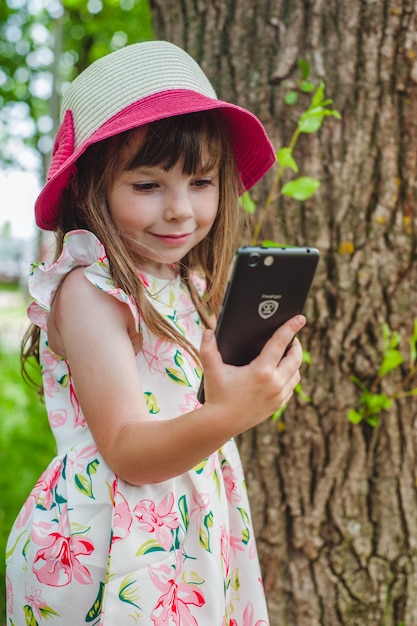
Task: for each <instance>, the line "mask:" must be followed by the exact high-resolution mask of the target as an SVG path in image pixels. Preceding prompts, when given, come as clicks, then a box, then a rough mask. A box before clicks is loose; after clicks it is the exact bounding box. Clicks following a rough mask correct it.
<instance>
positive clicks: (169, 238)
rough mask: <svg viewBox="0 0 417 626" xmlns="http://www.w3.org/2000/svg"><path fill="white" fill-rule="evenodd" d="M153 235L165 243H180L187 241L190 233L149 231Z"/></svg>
mask: <svg viewBox="0 0 417 626" xmlns="http://www.w3.org/2000/svg"><path fill="white" fill-rule="evenodd" d="M150 234H151V235H152V236H153V237H155V238H156V239H158V240H159V241H162V242H164V243H167V244H171V245H180V244H183V243H185V242H186V241H188V239H189V237H190V236H191V233H178V234H169V235H164V234H158V233H150Z"/></svg>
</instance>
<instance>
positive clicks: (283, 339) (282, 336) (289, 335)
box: [257, 315, 306, 363]
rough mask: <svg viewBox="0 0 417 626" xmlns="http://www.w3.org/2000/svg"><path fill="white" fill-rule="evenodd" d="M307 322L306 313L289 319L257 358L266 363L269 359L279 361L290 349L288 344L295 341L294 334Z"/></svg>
mask: <svg viewBox="0 0 417 626" xmlns="http://www.w3.org/2000/svg"><path fill="white" fill-rule="evenodd" d="M305 323H306V318H305V317H304V315H296V316H295V317H292V318H291V319H290V320H288V322H285V324H283V325H282V326H281V327H280V328H278V330H276V331H275V333H274V334H273V335H272V337H271V338H270V339H269V340H268V341H267V342H266V344H265V346H264V347H263V349H262V351H261V353H260V355H259V356H258V357H257V360H259V361H261V362H265V363H266V362H269V361H272V362H274V363H279V362H280V361H281V359H282V357H283V356H284V354H285V352H286V350H287V349H288V346H289V345H290V344H291V342H292V341H293V339H294V335H296V333H298V332H299V331H300V330H301V329H302V328H303V326H304V325H305ZM294 345H295V346H296V345H297V344H296V343H294ZM291 350H292V346H291V347H290V348H289V351H291Z"/></svg>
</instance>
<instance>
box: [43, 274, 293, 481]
mask: <svg viewBox="0 0 417 626" xmlns="http://www.w3.org/2000/svg"><path fill="white" fill-rule="evenodd" d="M304 323H305V319H304V318H303V317H302V316H298V317H296V318H293V319H292V320H290V321H289V322H287V324H285V325H284V326H283V327H282V328H281V329H280V330H278V331H277V332H276V333H275V334H274V336H273V337H272V338H271V339H270V341H269V342H268V343H267V344H266V346H265V347H264V349H263V350H262V352H261V354H260V355H259V356H258V357H257V358H256V359H255V360H254V361H252V363H250V364H249V365H246V366H243V367H234V366H231V365H225V364H224V363H223V361H222V359H221V356H220V354H219V352H218V350H217V345H216V341H215V339H214V335H213V333H212V331H208V330H207V331H205V332H204V336H203V343H202V346H201V360H202V365H203V367H204V381H205V394H206V402H205V404H204V405H203V406H202V407H201V408H200V409H197V410H195V411H191V412H189V413H186V414H183V415H179V416H178V417H175V418H173V419H170V420H164V421H158V420H155V419H151V418H150V416H149V413H148V410H147V407H146V403H145V400H144V394H143V389H142V385H141V380H140V376H139V372H138V368H137V364H136V359H135V352H134V349H133V346H132V334H133V333H132V326H133V324H132V318H131V313H130V311H129V310H128V307H127V306H126V305H125V304H123V303H120V302H118V301H117V300H116V299H115V298H111V297H109V296H108V295H107V294H106V293H104V292H101V291H100V290H99V289H97V288H96V287H94V285H92V284H91V283H90V282H89V281H88V280H87V279H86V277H85V276H84V272H83V270H82V269H81V268H79V269H77V270H74V271H73V272H71V273H70V274H69V275H68V276H67V277H66V279H65V280H64V282H63V284H62V286H61V288H60V290H59V291H58V293H57V295H56V298H55V300H54V303H53V308H52V311H51V315H50V320H49V324H48V326H49V341H50V345H51V347H52V349H53V350H55V351H56V352H57V353H58V354H60V355H61V356H63V357H64V358H65V359H66V360H67V361H68V363H69V367H70V370H71V375H72V378H73V380H74V385H75V390H76V393H77V396H78V399H79V402H80V405H81V408H82V411H83V414H84V416H85V418H86V420H87V422H88V425H89V427H90V430H91V432H92V435H93V437H94V440H95V442H96V444H97V447H98V449H99V450H100V453H101V454H102V456H103V458H104V459H105V460H106V462H107V463H108V465H109V466H110V467H111V468H112V469H113V471H114V472H115V473H116V474H118V475H119V476H120V477H121V478H122V479H124V480H126V481H127V482H129V483H132V484H137V485H139V484H146V483H154V482H160V481H163V480H166V479H168V478H171V477H173V476H177V475H179V474H182V473H184V472H185V471H187V470H189V469H191V468H192V467H194V466H195V465H197V464H198V463H199V462H200V461H202V460H203V459H204V458H206V457H207V456H208V455H209V454H211V453H212V452H214V451H215V450H217V449H218V448H219V447H221V446H222V445H223V444H224V443H225V442H226V441H228V439H230V438H231V437H233V436H236V435H237V434H239V433H241V432H243V431H245V430H248V429H249V428H251V427H253V426H255V425H257V424H259V423H260V422H262V421H263V420H265V419H267V418H268V417H269V416H270V415H272V414H273V413H274V412H275V411H276V410H277V409H278V408H279V407H281V406H282V405H283V404H284V403H285V402H287V401H288V400H289V398H290V397H291V395H292V393H293V389H294V387H295V386H296V384H297V383H298V382H299V380H300V375H299V367H300V365H301V362H302V350H301V346H300V344H299V342H298V340H296V339H295V340H294V342H293V345H292V347H291V349H290V350H289V352H288V353H287V355H286V357H285V358H284V359H282V356H283V354H284V352H285V349H286V346H287V345H288V344H289V343H290V341H291V339H292V338H293V336H294V335H295V334H296V333H297V332H298V331H299V330H300V329H301V328H302V326H303V325H304ZM281 359H282V360H281Z"/></svg>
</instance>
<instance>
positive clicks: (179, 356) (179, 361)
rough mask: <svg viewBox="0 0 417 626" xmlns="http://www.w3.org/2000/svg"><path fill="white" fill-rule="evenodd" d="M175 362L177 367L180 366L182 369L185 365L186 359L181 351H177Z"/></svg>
mask: <svg viewBox="0 0 417 626" xmlns="http://www.w3.org/2000/svg"><path fill="white" fill-rule="evenodd" d="M174 362H175V364H176V365H178V367H180V368H181V369H182V366H183V365H184V357H183V356H182V354H181V352H180V351H179V350H177V351H176V353H175V356H174Z"/></svg>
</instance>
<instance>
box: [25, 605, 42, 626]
mask: <svg viewBox="0 0 417 626" xmlns="http://www.w3.org/2000/svg"><path fill="white" fill-rule="evenodd" d="M23 612H24V614H25V622H26V626H39V624H38V622H37V621H36V618H35V615H34V613H33V611H32V609H31V607H30V606H29V605H28V604H26V605H25V606H24V607H23Z"/></svg>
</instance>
